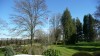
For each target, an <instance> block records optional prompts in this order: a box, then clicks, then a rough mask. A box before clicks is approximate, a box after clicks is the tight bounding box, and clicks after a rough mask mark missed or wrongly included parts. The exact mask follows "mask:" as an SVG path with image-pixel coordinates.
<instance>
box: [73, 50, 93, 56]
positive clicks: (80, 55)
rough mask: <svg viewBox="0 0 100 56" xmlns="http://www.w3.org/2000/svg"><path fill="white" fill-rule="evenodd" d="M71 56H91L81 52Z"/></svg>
mask: <svg viewBox="0 0 100 56" xmlns="http://www.w3.org/2000/svg"><path fill="white" fill-rule="evenodd" d="M72 56H93V55H92V54H90V53H88V52H85V51H81V52H77V53H75V54H73V55H72Z"/></svg>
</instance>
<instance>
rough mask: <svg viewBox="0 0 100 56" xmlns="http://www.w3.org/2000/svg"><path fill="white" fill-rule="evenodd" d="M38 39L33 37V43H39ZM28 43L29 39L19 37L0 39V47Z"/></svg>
mask: <svg viewBox="0 0 100 56" xmlns="http://www.w3.org/2000/svg"><path fill="white" fill-rule="evenodd" d="M40 41H41V40H40V39H35V40H34V42H35V43H40ZM28 44H30V39H21V38H5V39H0V47H2V46H8V45H28Z"/></svg>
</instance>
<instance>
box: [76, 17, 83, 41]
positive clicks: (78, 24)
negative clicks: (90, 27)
mask: <svg viewBox="0 0 100 56" xmlns="http://www.w3.org/2000/svg"><path fill="white" fill-rule="evenodd" d="M82 29H83V25H82V23H81V22H80V20H79V18H76V35H77V36H76V37H77V41H82V40H83V39H82V34H83V30H82Z"/></svg>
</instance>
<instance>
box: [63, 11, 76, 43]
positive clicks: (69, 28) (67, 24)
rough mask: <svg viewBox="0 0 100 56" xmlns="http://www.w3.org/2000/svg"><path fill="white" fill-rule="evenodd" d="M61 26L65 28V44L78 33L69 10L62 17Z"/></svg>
mask: <svg viewBox="0 0 100 56" xmlns="http://www.w3.org/2000/svg"><path fill="white" fill-rule="evenodd" d="M61 24H62V27H63V33H64V42H67V41H68V40H69V38H70V37H71V36H72V35H73V34H75V32H76V28H75V25H74V24H73V20H72V18H71V14H70V12H69V10H68V9H66V10H65V11H64V13H63V15H62V18H61Z"/></svg>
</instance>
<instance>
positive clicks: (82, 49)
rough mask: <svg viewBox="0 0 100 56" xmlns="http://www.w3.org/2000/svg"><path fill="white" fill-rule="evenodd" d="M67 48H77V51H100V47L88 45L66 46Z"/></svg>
mask: <svg viewBox="0 0 100 56" xmlns="http://www.w3.org/2000/svg"><path fill="white" fill-rule="evenodd" d="M67 48H69V49H75V50H78V51H89V52H94V51H100V48H95V47H91V48H90V47H89V48H86V47H67Z"/></svg>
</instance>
